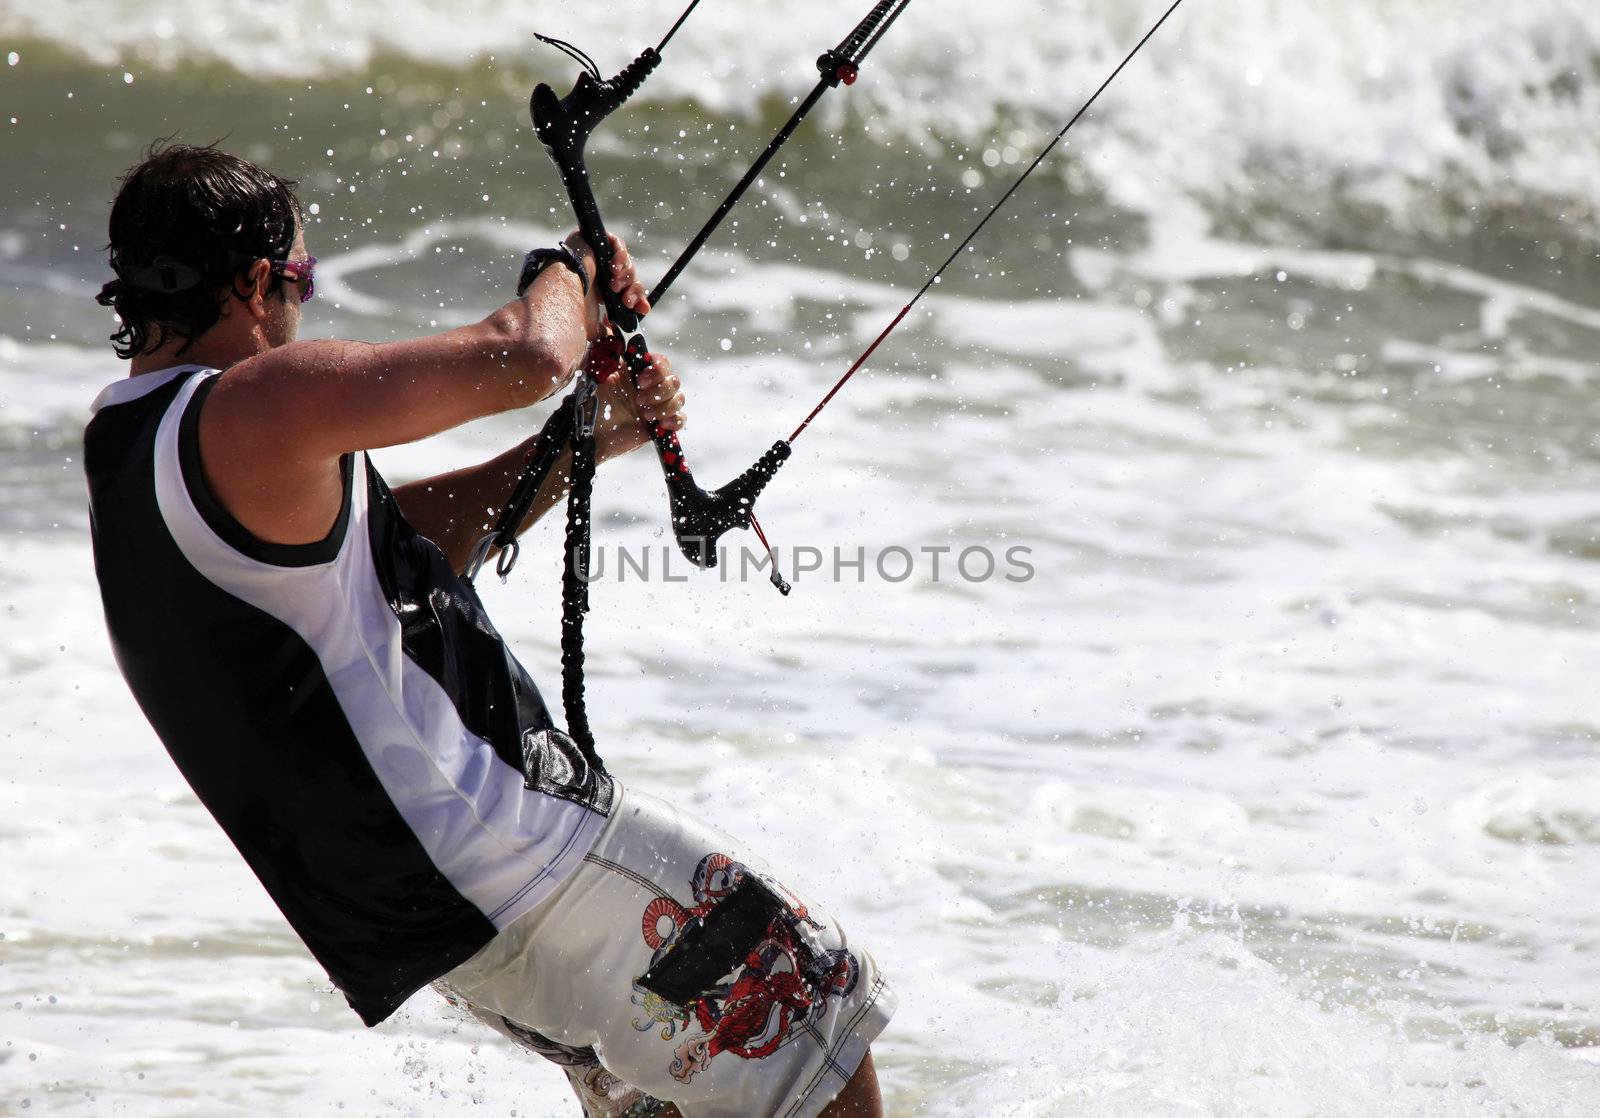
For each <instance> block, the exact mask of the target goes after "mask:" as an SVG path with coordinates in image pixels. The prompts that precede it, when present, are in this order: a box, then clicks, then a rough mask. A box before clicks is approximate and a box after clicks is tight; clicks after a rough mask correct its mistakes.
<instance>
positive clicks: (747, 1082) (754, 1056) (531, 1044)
mask: <svg viewBox="0 0 1600 1118" xmlns="http://www.w3.org/2000/svg"><path fill="white" fill-rule="evenodd" d="M747 876H751V877H754V878H755V880H754V881H750V882H746V881H745V878H746V877H747ZM736 888H737V889H738V890H739V892H738V895H737V896H738V899H737V900H736V901H735V902H733V903H730V904H729V906H728V908H727V910H726V911H725V912H724V913H723V914H722V916H721V917H720V918H719V917H713V916H712V915H711V914H712V912H713V911H714V910H715V909H716V908H717V906H718V905H719V904H720V903H721V902H723V901H724V900H725V899H726V898H728V897H729V896H731V895H734V890H735V889H736ZM752 896H758V897H760V898H765V899H766V900H764V901H760V902H752V901H751V900H750V898H751V897H752ZM752 903H770V905H771V907H770V908H757V909H755V910H754V911H755V912H756V913H757V914H756V915H755V916H753V917H751V918H749V919H744V920H743V922H742V923H741V925H740V926H739V928H738V929H736V930H734V931H729V930H728V929H729V922H730V921H732V919H733V916H732V915H731V914H733V913H734V912H735V911H744V910H748V909H749V906H750V905H751V904H752ZM769 917H770V919H769ZM752 921H753V922H752ZM714 929H715V931H714ZM752 929H754V930H752ZM679 948H681V949H682V950H681V951H679V953H678V954H676V955H673V954H672V953H673V952H674V950H676V949H679ZM669 959H670V961H668V960H669ZM724 964H726V965H727V969H726V970H723V969H722V967H723V965H724ZM685 965H688V966H689V970H690V972H691V973H690V976H689V977H688V978H684V977H683V969H682V968H683V967H684V966H685ZM708 967H709V968H710V970H709V971H708V970H707V968H708ZM647 972H648V973H649V974H650V975H651V976H652V977H653V976H655V975H657V974H666V973H668V972H674V973H676V975H677V979H676V981H678V983H679V985H680V986H682V983H683V982H686V981H687V982H691V983H693V984H694V985H693V989H695V990H696V991H698V992H697V993H695V994H693V995H685V994H684V993H682V992H679V993H677V994H676V995H674V996H675V997H676V998H677V999H678V1000H677V1001H676V1002H674V1001H668V1000H666V998H664V997H662V996H659V995H658V994H657V993H651V992H650V991H648V990H646V989H645V988H644V987H643V986H641V985H640V984H639V982H638V981H637V980H638V979H639V978H641V977H643V976H646V975H647ZM708 974H711V975H713V977H710V978H707V977H705V976H706V975H708ZM702 981H704V982H707V983H708V985H706V986H704V987H703V988H702V987H701V986H700V985H699V984H700V983H701V982H702ZM651 984H652V985H655V986H656V987H657V988H658V989H659V988H661V985H662V984H661V982H660V981H652V982H651ZM435 988H436V989H437V990H438V991H439V992H440V993H441V994H442V995H444V997H445V998H446V1000H447V1001H449V1002H451V1004H453V1005H456V1006H458V1007H459V1008H462V1009H465V1010H466V1011H468V1012H470V1013H471V1014H472V1015H473V1016H474V1017H477V1018H478V1019H479V1020H481V1021H483V1022H484V1023H485V1024H488V1025H489V1026H490V1027H491V1028H493V1029H495V1030H496V1031H497V1032H499V1033H501V1034H502V1035H504V1036H507V1037H510V1038H511V1039H512V1040H514V1041H516V1042H517V1043H518V1044H520V1045H521V1046H522V1047H524V1048H527V1049H529V1050H530V1051H533V1052H536V1053H538V1054H539V1055H541V1056H544V1057H546V1058H547V1059H550V1060H553V1061H554V1062H556V1063H557V1064H560V1065H561V1066H563V1067H564V1068H565V1069H566V1072H567V1077H568V1079H569V1080H570V1081H571V1083H572V1085H573V1087H574V1089H575V1090H576V1091H577V1093H578V1097H579V1098H580V1099H581V1100H582V1101H583V1104H584V1108H585V1112H586V1114H588V1115H589V1116H590V1118H644V1116H648V1115H651V1114H653V1113H655V1112H656V1111H657V1110H658V1109H659V1103H658V1102H657V1100H660V1101H664V1102H670V1103H673V1104H674V1105H676V1106H677V1107H678V1109H679V1110H680V1111H682V1113H683V1115H684V1118H761V1116H770V1118H814V1116H815V1115H817V1114H818V1113H820V1112H821V1110H822V1109H823V1108H824V1107H825V1106H827V1104H828V1103H829V1102H830V1101H832V1099H833V1098H834V1096H835V1095H837V1094H838V1093H839V1091H840V1089H841V1088H843V1087H844V1085H845V1083H846V1082H847V1081H848V1080H849V1079H850V1077H851V1076H852V1075H853V1074H854V1073H855V1071H856V1068H857V1067H858V1066H859V1065H860V1063H861V1061H862V1059H863V1057H865V1055H866V1053H867V1046H868V1045H869V1044H870V1043H871V1041H872V1040H873V1038H874V1037H876V1036H877V1035H878V1033H880V1032H881V1031H882V1030H883V1027H884V1026H885V1025H886V1024H888V1021H889V1018H890V1017H891V1016H892V1015H893V1013H894V1009H895V1005H896V998H895V995H894V993H893V991H892V990H890V988H889V987H888V985H887V984H886V983H885V981H884V979H883V976H882V975H881V974H880V973H879V971H878V966H877V963H876V962H875V961H874V960H873V958H872V956H871V955H869V954H867V953H866V952H865V951H863V950H861V949H860V948H859V947H856V946H854V945H852V944H850V943H849V942H848V940H847V939H846V937H845V934H844V931H843V929H841V928H840V927H839V925H838V923H837V922H836V921H834V920H833V919H832V918H831V917H829V916H828V915H827V914H825V913H824V912H823V911H822V910H821V909H819V908H817V907H815V906H814V905H811V904H809V903H807V902H805V901H802V900H801V899H800V898H799V897H797V896H796V895H795V894H794V893H793V892H792V891H791V890H789V889H787V888H785V887H784V886H782V885H780V884H779V883H778V882H777V881H775V880H774V879H773V878H772V877H771V876H770V875H768V874H766V873H764V872H761V870H760V869H758V868H757V864H756V863H754V862H753V861H752V859H751V857H750V856H749V855H748V854H747V853H746V852H745V851H744V849H743V847H742V846H741V845H740V844H738V843H736V842H734V841H733V840H732V839H730V838H728V837H727V836H726V835H723V834H721V833H720V832H718V831H716V830H714V829H713V828H711V827H709V826H707V825H705V824H703V823H701V822H699V821H698V820H696V819H694V818H692V817H690V816H688V815H685V814H684V813H683V812H680V811H678V810H677V809H676V808H673V807H672V806H670V805H668V804H666V803H664V802H662V801H661V800H658V799H656V798H655V797H653V796H649V795H647V794H644V793H641V792H634V791H624V790H623V788H622V787H621V785H618V786H617V799H616V802H615V804H614V806H613V809H612V813H611V818H610V819H609V820H608V821H607V823H606V827H605V830H604V831H603V832H602V833H601V835H600V838H599V840H598V841H597V842H596V843H595V846H594V848H593V849H592V850H590V852H589V853H588V854H587V855H586V856H585V857H584V860H583V865H582V866H581V867H580V868H579V869H578V870H576V871H575V872H574V873H572V874H571V875H570V876H569V877H568V878H567V879H566V881H564V882H563V883H562V884H561V885H560V886H559V887H558V888H557V890H556V891H555V892H554V893H553V894H551V895H550V897H549V898H547V899H546V900H545V901H543V902H542V903H541V904H539V905H538V906H537V907H536V908H534V909H532V910H530V911H529V912H527V913H525V914H524V915H523V916H521V917H519V918H518V919H517V920H516V921H515V922H513V923H512V924H511V925H510V926H509V927H507V928H505V929H504V930H502V931H501V932H500V934H499V935H498V936H496V937H495V938H494V940H492V941H491V942H490V943H489V944H488V945H487V946H486V947H484V948H483V949H482V950H481V951H479V952H478V954H476V955H474V956H473V957H472V958H471V959H469V960H467V962H465V963H463V964H462V965H461V966H459V967H457V968H456V969H455V970H452V971H450V972H449V973H448V974H446V975H444V976H443V977H442V978H440V979H439V980H438V982H436V983H435ZM683 989H689V987H683Z"/></svg>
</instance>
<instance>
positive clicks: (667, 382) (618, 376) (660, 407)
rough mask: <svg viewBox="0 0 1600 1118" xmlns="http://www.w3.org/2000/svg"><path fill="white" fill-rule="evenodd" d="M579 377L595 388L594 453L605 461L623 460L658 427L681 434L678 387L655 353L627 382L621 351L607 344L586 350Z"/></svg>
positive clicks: (663, 360) (664, 361)
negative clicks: (597, 387)
mask: <svg viewBox="0 0 1600 1118" xmlns="http://www.w3.org/2000/svg"><path fill="white" fill-rule="evenodd" d="M584 372H586V373H588V374H590V375H592V376H593V377H594V378H595V379H596V380H597V381H599V382H600V420H599V422H598V423H597V424H596V425H595V440H596V444H597V447H596V452H597V454H598V455H599V457H600V458H601V459H602V460H604V459H607V458H615V457H616V456H617V455H619V454H626V453H628V451H630V450H635V449H637V448H639V447H641V446H643V445H644V444H645V443H647V442H649V441H650V431H651V428H652V427H654V426H655V424H657V423H660V424H661V425H662V426H663V427H665V428H666V429H667V430H669V431H681V430H682V429H683V425H684V424H685V423H687V422H688V416H687V415H686V414H685V412H684V399H683V385H682V383H681V382H680V381H679V380H678V376H677V374H676V373H674V372H673V371H672V362H670V361H668V360H667V359H666V358H665V357H664V356H662V355H661V354H659V353H652V354H651V355H650V367H649V368H647V369H645V371H644V372H642V373H640V374H639V383H638V385H637V386H635V385H633V384H632V383H631V382H630V378H629V376H628V371H627V369H626V368H624V367H623V364H622V348H621V346H620V344H619V343H618V342H617V341H616V340H615V339H612V338H605V339H602V340H601V341H598V342H596V343H595V344H594V345H592V346H590V347H589V353H588V356H587V357H585V358H584Z"/></svg>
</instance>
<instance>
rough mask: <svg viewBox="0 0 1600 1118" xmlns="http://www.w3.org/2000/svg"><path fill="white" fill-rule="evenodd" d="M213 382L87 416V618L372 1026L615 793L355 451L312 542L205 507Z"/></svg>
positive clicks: (157, 385) (143, 395) (567, 856)
mask: <svg viewBox="0 0 1600 1118" xmlns="http://www.w3.org/2000/svg"><path fill="white" fill-rule="evenodd" d="M216 375H217V372H216V370H214V369H207V368H202V367H199V366H181V367H178V368H173V369H166V370H162V371H160V372H153V373H147V374H144V375H142V376H138V377H132V378H129V379H126V380H121V381H118V382H117V383H115V384H113V385H111V386H110V387H109V388H107V389H106V390H105V391H104V392H102V393H101V394H100V397H99V399H98V400H96V401H95V405H94V411H95V415H94V418H93V419H92V420H91V422H90V424H89V427H88V429H87V431H86V432H85V435H84V470H85V472H86V473H87V475H88V482H89V498H90V516H91V525H92V534H93V539H94V553H95V569H96V572H97V574H98V576H99V580H100V588H101V595H102V598H103V600H104V604H105V613H106V621H107V625H108V627H109V629H110V633H111V642H112V646H113V648H114V650H115V653H116V656H117V661H118V664H119V665H120V667H121V669H122V673H123V675H124V676H125V677H126V679H127V681H128V684H129V686H130V687H131V688H132V690H133V693H134V696H135V697H136V698H137V700H138V702H139V705H140V706H141V707H142V708H143V710H144V713H145V715H146V716H147V717H148V718H149V719H150V723H151V725H152V726H153V727H154V728H155V731H156V733H157V734H158V735H159V736H160V738H161V740H162V742H163V743H164V744H165V745H166V747H167V750H168V751H169V752H170V753H171V755H172V757H173V760H174V761H176V763H177V765H178V768H179V769H180V770H181V771H182V773H183V775H184V776H185V778H186V779H187V780H188V781H189V783H190V785H191V786H192V787H193V788H194V791H195V793H196V795H197V796H198V797H199V798H200V800H201V802H202V803H204V804H205V806H206V807H207V808H208V809H209V810H210V811H211V813H212V815H213V816H214V817H215V818H216V820H217V822H218V823H220V824H221V825H222V827H223V829H224V830H225V831H226V832H227V834H228V837H229V838H230V839H232V841H233V843H234V845H235V846H236V847H238V849H239V852H240V853H241V854H242V855H244V858H245V860H246V861H247V862H249V864H250V867H251V869H253V870H254V871H255V873H256V876H257V877H259V878H260V879H261V882H262V884H263V885H265V886H266V888H267V891H268V892H269V893H270V894H271V895H272V898H273V900H274V901H275V902H276V903H277V905H278V907H279V908H280V909H282V911H283V914H284V916H285V917H287V918H288V921H289V923H290V924H291V925H292V926H293V927H294V930H295V931H296V932H297V933H298V934H299V935H300V938H301V939H302V940H304V941H305V944H306V946H307V947H308V948H309V949H310V950H311V952H312V954H313V955H315V956H316V958H317V960H318V961H319V962H320V963H321V964H322V965H323V966H324V967H325V968H326V969H327V971H328V974H329V976H330V977H331V978H332V980H333V982H334V984H335V985H336V986H338V987H339V988H340V989H341V990H342V991H343V992H344V994H345V996H346V997H347V998H348V999H349V1001H350V1004H351V1006H352V1008H354V1009H355V1011H356V1012H357V1013H359V1014H360V1015H361V1018H362V1020H364V1021H365V1022H366V1023H367V1024H369V1025H370V1024H374V1023H376V1022H378V1021H380V1020H382V1019H383V1018H385V1017H387V1016H388V1015H389V1014H390V1013H392V1012H393V1011H394V1010H395V1009H396V1008H397V1007H398V1006H399V1005H400V1003H401V1002H403V1001H404V1000H405V999H406V998H407V997H409V996H410V995H411V994H412V993H413V992H414V991H416V990H417V989H418V988H420V987H421V986H423V985H425V984H426V983H428V982H429V981H431V980H433V979H434V978H436V977H438V976H439V975H441V974H443V973H444V972H445V971H447V970H450V969H451V968H452V967H454V966H456V965H458V964H460V963H462V962H464V961H465V960H466V959H468V958H469V957H471V956H472V955H473V954H474V953H475V952H476V951H477V950H478V949H479V948H481V947H482V946H483V945H484V944H485V943H487V942H488V941H489V940H490V939H491V938H493V936H494V935H495V933H496V931H497V930H498V929H499V928H503V927H505V926H506V925H507V924H508V923H510V922H511V921H512V920H515V919H516V918H517V917H518V916H519V915H521V914H522V913H523V912H525V911H527V910H528V909H529V908H530V907H531V906H533V905H535V904H537V903H538V902H539V901H540V900H542V899H543V898H545V897H546V896H548V895H549V893H550V892H551V891H552V890H553V889H554V888H555V886H556V885H557V884H558V883H559V882H560V881H561V880H562V879H563V878H564V877H565V876H566V875H567V874H568V873H569V872H570V871H572V870H573V869H576V868H577V866H578V865H579V863H580V862H581V860H582V858H583V855H584V854H585V853H587V852H588V850H589V848H590V847H591V846H592V845H593V843H594V841H595V840H596V839H597V838H598V836H599V833H600V829H601V827H602V825H603V823H604V821H605V815H606V813H607V812H608V811H609V809H610V803H611V796H612V787H611V783H610V780H609V778H608V777H606V776H605V774H604V773H603V772H598V771H595V770H593V769H591V768H590V767H589V766H587V765H586V764H585V762H584V759H583V757H582V755H581V754H580V753H579V752H578V751H577V750H576V748H575V747H572V746H571V744H570V740H568V739H565V738H564V737H562V736H561V735H552V734H551V733H549V732H548V731H549V730H550V728H551V721H550V716H549V714H548V712H547V710H546V709H545V705H544V702H543V700H542V699H541V698H540V697H539V692H538V690H537V689H536V688H535V686H534V684H533V682H532V680H531V679H530V678H529V677H528V675H527V673H526V672H525V671H524V670H523V669H522V667H521V665H519V664H518V663H517V661H516V660H515V658H513V657H512V655H511V653H510V651H509V650H508V649H507V648H506V645H505V642H504V641H503V640H502V639H501V637H500V635H499V634H498V633H497V632H496V631H495V628H494V626H493V625H492V624H490V622H489V619H488V617H487V616H486V615H485V614H484V611H483V607H482V605H481V604H480V602H479V600H478V597H477V595H476V594H475V593H474V592H473V590H472V588H471V587H470V586H468V585H467V584H466V583H465V582H463V581H462V580H461V579H460V578H459V577H458V576H457V575H456V574H455V573H454V572H453V571H452V570H451V569H450V567H449V564H448V563H447V562H446V560H445V558H444V556H443V555H442V554H441V553H440V551H439V549H438V548H437V547H435V546H434V545H433V544H432V543H431V542H430V541H429V540H427V539H425V538H424V537H422V536H420V535H418V534H417V533H416V532H415V531H414V530H413V529H412V528H411V526H410V525H409V524H407V523H406V521H405V519H404V517H403V516H402V515H401V513H400V510H399V507H398V506H397V505H396V503H395V501H394V498H393V497H392V496H391V495H390V493H389V490H388V487H387V486H386V485H385V484H384V482H383V479H382V478H381V477H379V475H378V473H377V471H376V470H375V469H373V468H372V466H371V465H370V464H369V463H368V462H367V459H366V455H364V454H352V455H348V456H347V457H346V458H345V459H344V461H343V463H342V465H343V470H344V478H345V496H344V502H343V505H342V507H341V510H340V512H339V517H338V520H337V522H336V523H335V525H334V527H333V530H332V531H331V532H330V533H329V534H328V536H327V538H326V539H324V540H322V541H320V542H318V543H313V544H307V545H303V546H280V545H272V544H265V543H262V542H261V541H259V540H257V539H255V538H254V537H253V536H251V535H250V534H249V533H248V532H247V531H246V530H245V529H244V528H243V527H242V526H241V525H240V524H239V523H238V522H237V521H235V520H234V519H233V518H232V517H231V516H229V515H228V514H227V512H225V511H224V510H223V509H222V508H221V506H220V505H219V504H218V503H217V502H216V501H215V500H214V499H213V498H212V497H211V495H210V493H209V491H208V490H207V487H206V484H205V481H204V478H203V476H202V473H201V468H200V455H199V445H198V434H197V432H198V418H199V414H200V409H201V406H202V405H203V404H204V401H205V397H206V394H207V392H208V391H209V390H210V389H211V388H212V387H214V385H215V384H216V380H215V378H216Z"/></svg>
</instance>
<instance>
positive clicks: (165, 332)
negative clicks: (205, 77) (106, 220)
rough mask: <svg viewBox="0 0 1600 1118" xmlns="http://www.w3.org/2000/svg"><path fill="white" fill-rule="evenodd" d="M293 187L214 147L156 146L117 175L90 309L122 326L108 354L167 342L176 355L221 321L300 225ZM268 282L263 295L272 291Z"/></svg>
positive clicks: (277, 279)
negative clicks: (244, 279) (102, 310)
mask: <svg viewBox="0 0 1600 1118" xmlns="http://www.w3.org/2000/svg"><path fill="white" fill-rule="evenodd" d="M294 188H295V183H294V182H293V181H292V180H289V179H283V178H279V177H278V176H277V175H274V174H273V173H272V172H270V171H264V170H262V169H261V168H260V167H257V166H256V165H255V164H253V163H248V162H246V161H245V160H243V159H240V158H239V157H238V156H235V155H229V154H228V153H227V152H225V151H219V150H218V149H217V148H216V147H214V146H211V145H207V146H205V147H191V146H190V145H188V144H173V143H169V142H167V141H164V140H158V141H156V142H155V143H154V144H152V145H151V146H150V149H149V150H148V151H147V152H145V157H144V162H142V163H140V164H139V165H138V166H136V167H134V168H132V169H131V170H129V171H128V173H127V174H125V175H124V176H123V177H122V183H121V186H120V187H119V188H118V190H117V197H116V201H114V202H113V203H112V204H111V243H110V245H108V246H107V247H108V248H109V249H110V252H111V270H112V271H113V272H115V273H116V274H117V278H116V279H114V280H112V281H111V282H110V283H108V284H106V285H105V286H104V287H103V288H101V289H100V294H99V295H97V296H95V302H97V303H99V304H100V305H101V306H102V307H110V308H112V309H113V310H115V311H116V312H117V317H118V318H120V319H121V320H122V327H121V329H119V330H118V331H117V332H116V333H115V334H112V335H111V342H112V344H113V346H114V347H115V348H116V351H117V356H118V357H122V358H128V357H133V356H134V355H136V354H139V353H144V352H146V351H147V350H151V349H155V348H158V347H159V346H161V345H163V344H165V343H166V341H167V340H168V339H169V338H172V337H179V338H183V339H184V344H183V346H182V348H180V349H179V350H178V352H179V353H182V352H183V350H185V349H188V348H189V345H190V344H191V343H192V342H193V341H194V340H195V339H196V338H198V337H199V336H200V335H201V334H204V333H205V332H206V331H207V330H209V329H211V327H212V326H214V325H215V324H216V322H217V320H218V319H219V318H221V317H222V307H223V304H224V302H225V301H226V299H227V298H228V296H229V294H232V295H233V296H234V297H235V298H239V299H244V298H248V296H249V292H248V291H247V290H245V291H241V290H240V289H239V284H238V281H239V278H240V277H241V276H242V275H244V274H245V273H246V272H248V271H249V270H250V268H251V266H252V265H253V264H254V263H255V262H256V261H257V260H260V259H262V258H266V259H268V260H284V259H287V258H288V255H289V249H290V248H291V247H292V246H293V245H294V236H295V230H296V229H297V228H299V225H300V217H301V211H300V202H299V200H298V199H297V198H296V197H295V194H294ZM282 286H283V279H282V277H281V276H277V275H274V276H273V277H272V280H271V286H270V287H268V291H269V292H270V291H276V290H281V288H282Z"/></svg>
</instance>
